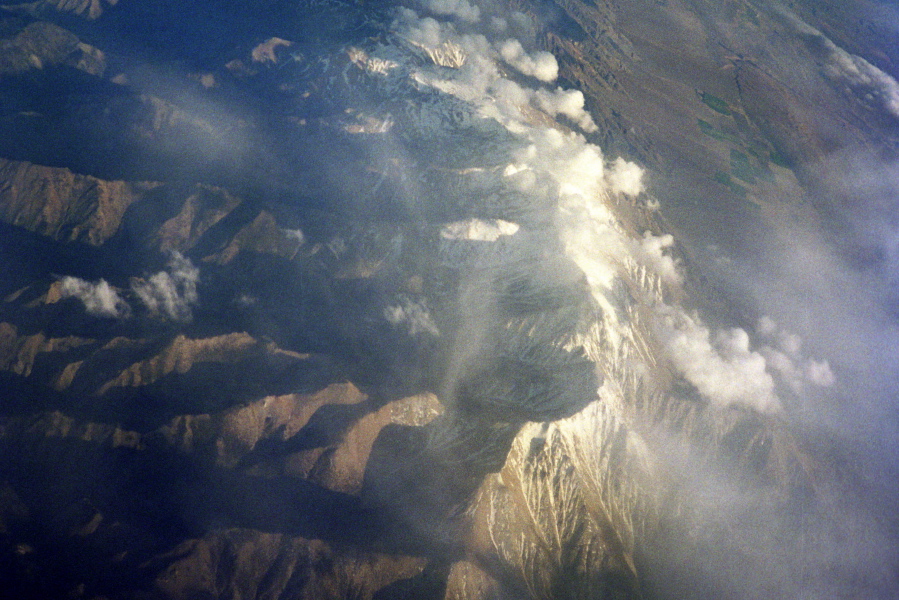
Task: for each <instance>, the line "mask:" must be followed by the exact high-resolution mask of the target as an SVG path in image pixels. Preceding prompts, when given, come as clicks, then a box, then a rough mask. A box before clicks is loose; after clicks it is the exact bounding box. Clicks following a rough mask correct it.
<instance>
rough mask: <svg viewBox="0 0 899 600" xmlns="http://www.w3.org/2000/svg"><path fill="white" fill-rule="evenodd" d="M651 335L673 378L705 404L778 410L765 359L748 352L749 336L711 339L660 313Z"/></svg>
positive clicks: (687, 320)
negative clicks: (668, 362) (659, 344)
mask: <svg viewBox="0 0 899 600" xmlns="http://www.w3.org/2000/svg"><path fill="white" fill-rule="evenodd" d="M659 313H660V315H659V316H660V320H659V323H658V327H657V335H658V337H659V339H660V341H661V342H662V345H663V347H664V349H665V352H666V354H667V355H668V357H669V358H670V359H671V361H672V363H673V364H674V366H675V367H676V368H677V370H678V372H679V373H681V375H683V376H684V378H685V379H686V380H687V381H689V382H690V383H691V384H693V385H694V386H695V387H696V389H697V390H698V391H699V393H700V394H701V395H702V396H703V398H706V399H707V400H709V401H710V402H713V403H715V404H717V405H720V406H729V405H732V404H738V405H743V406H749V407H751V408H754V409H756V410H759V411H761V412H774V411H777V410H779V409H780V401H779V400H778V398H777V396H776V394H775V392H774V379H773V378H772V377H771V375H770V374H769V373H768V372H767V370H766V361H765V357H764V356H762V355H761V354H760V353H758V352H755V351H753V350H752V349H751V348H750V345H749V334H747V333H746V331H745V330H743V329H730V330H726V331H722V332H719V333H717V334H716V335H714V336H713V335H712V333H711V331H710V330H709V329H708V328H707V327H706V326H705V325H703V324H702V322H700V321H699V320H698V319H695V318H692V317H690V316H688V315H686V314H685V313H683V312H681V311H679V310H677V309H674V308H672V307H669V306H665V307H660V310H659Z"/></svg>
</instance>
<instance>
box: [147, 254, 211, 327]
mask: <svg viewBox="0 0 899 600" xmlns="http://www.w3.org/2000/svg"><path fill="white" fill-rule="evenodd" d="M199 278H200V270H199V269H198V268H197V267H195V266H194V265H193V263H192V262H191V261H190V259H188V258H185V257H184V256H182V255H181V254H180V253H178V252H174V253H173V254H172V257H171V259H170V260H169V264H168V270H167V271H160V272H158V273H156V274H155V275H152V276H151V277H150V278H149V279H148V280H146V281H143V280H139V281H134V282H133V283H132V284H131V289H132V290H133V291H134V293H135V294H137V297H138V298H140V300H141V302H143V304H144V306H146V307H147V309H148V310H150V312H152V313H155V314H162V315H165V316H167V317H169V318H170V319H173V320H175V321H189V320H190V319H191V317H192V312H191V307H192V306H193V305H195V304H196V303H197V300H198V296H197V282H198V281H199Z"/></svg>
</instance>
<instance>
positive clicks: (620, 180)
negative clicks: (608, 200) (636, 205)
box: [606, 157, 643, 196]
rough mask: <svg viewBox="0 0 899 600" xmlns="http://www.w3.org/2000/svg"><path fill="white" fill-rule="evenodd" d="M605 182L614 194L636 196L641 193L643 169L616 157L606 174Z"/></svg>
mask: <svg viewBox="0 0 899 600" xmlns="http://www.w3.org/2000/svg"><path fill="white" fill-rule="evenodd" d="M606 182H607V183H608V185H609V188H610V189H611V190H612V191H613V192H615V193H620V194H625V195H628V196H637V195H639V194H640V192H642V191H643V169H641V168H640V167H639V166H638V165H636V164H635V163H632V162H628V161H626V160H624V159H623V158H621V157H618V158H616V159H615V160H614V162H613V163H612V164H611V168H609V169H608V171H607V173H606Z"/></svg>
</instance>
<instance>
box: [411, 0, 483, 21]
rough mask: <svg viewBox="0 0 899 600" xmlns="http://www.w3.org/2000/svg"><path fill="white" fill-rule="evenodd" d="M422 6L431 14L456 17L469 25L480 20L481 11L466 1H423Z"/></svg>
mask: <svg viewBox="0 0 899 600" xmlns="http://www.w3.org/2000/svg"><path fill="white" fill-rule="evenodd" d="M424 5H425V7H427V9H428V10H430V11H431V12H433V13H436V14H438V15H446V16H451V17H458V18H459V19H462V20H463V21H468V22H469V23H475V22H477V21H478V19H480V18H481V9H480V8H478V7H477V6H476V5H472V4H471V3H470V2H468V0H424Z"/></svg>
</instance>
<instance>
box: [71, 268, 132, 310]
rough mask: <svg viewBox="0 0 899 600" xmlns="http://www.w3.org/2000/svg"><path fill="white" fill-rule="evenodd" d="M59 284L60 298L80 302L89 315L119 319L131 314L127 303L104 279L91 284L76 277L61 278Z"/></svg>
mask: <svg viewBox="0 0 899 600" xmlns="http://www.w3.org/2000/svg"><path fill="white" fill-rule="evenodd" d="M59 283H60V289H59V291H60V294H61V296H62V297H63V298H73V297H74V298H78V299H79V300H81V302H82V303H84V309H85V310H86V311H87V313H88V314H89V315H93V316H95V317H112V318H116V319H119V318H123V317H127V316H128V315H129V314H131V307H130V306H128V303H127V302H125V301H124V300H123V299H122V297H121V296H119V294H118V292H116V291H115V290H114V289H113V288H112V286H110V285H109V283H107V282H106V280H104V279H101V280H100V281H98V282H96V283H91V282H89V281H85V280H83V279H79V278H77V277H63V278H62V279H61V280H60V282H59Z"/></svg>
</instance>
